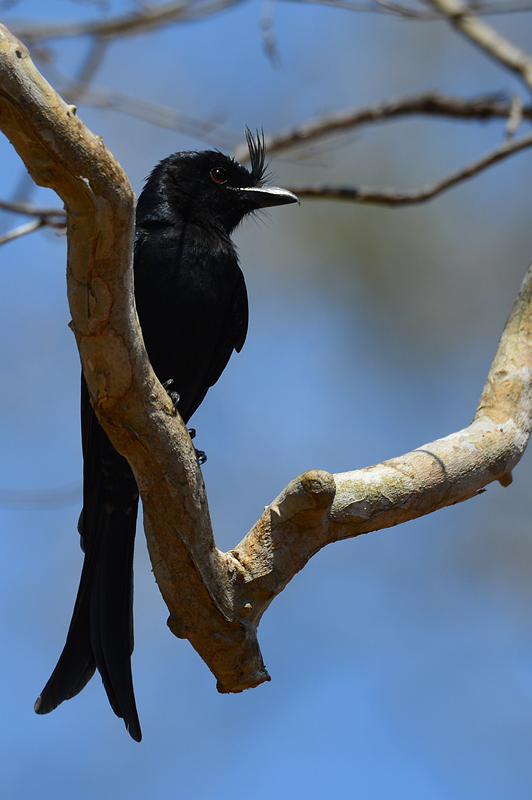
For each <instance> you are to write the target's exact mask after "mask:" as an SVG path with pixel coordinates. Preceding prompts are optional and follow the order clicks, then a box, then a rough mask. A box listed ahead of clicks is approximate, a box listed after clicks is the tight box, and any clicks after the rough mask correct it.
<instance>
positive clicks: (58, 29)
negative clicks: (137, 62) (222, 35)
mask: <svg viewBox="0 0 532 800" xmlns="http://www.w3.org/2000/svg"><path fill="white" fill-rule="evenodd" d="M239 2H241V0H209V1H208V2H207V1H205V2H195V1H194V0H178V2H175V0H174V2H171V3H153V4H148V3H145V4H143V5H142V7H140V8H137V9H136V10H135V11H133V12H131V13H129V14H120V15H118V16H116V17H109V18H108V19H99V20H95V21H93V22H70V23H69V22H58V23H54V22H52V23H48V24H44V23H23V22H21V23H18V24H14V25H13V30H14V31H15V33H16V35H17V36H19V37H20V38H21V39H25V40H27V41H30V42H35V41H42V40H43V39H62V38H69V37H72V36H98V37H105V38H106V39H114V38H118V37H125V36H136V35H138V34H143V33H151V31H153V30H157V28H162V27H164V26H165V25H169V24H171V23H174V22H182V21H185V20H192V19H200V18H201V17H206V16H210V15H211V14H216V13H217V12H218V11H223V10H224V9H225V8H228V7H229V6H232V5H235V4H236V3H239Z"/></svg>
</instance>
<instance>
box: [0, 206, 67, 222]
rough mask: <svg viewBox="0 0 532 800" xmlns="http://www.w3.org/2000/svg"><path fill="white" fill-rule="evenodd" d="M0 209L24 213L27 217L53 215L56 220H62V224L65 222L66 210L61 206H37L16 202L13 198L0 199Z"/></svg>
mask: <svg viewBox="0 0 532 800" xmlns="http://www.w3.org/2000/svg"><path fill="white" fill-rule="evenodd" d="M0 209H2V211H12V212H13V214H26V215H27V216H29V217H54V218H57V221H58V222H59V221H61V220H63V223H62V224H65V222H66V211H64V209H62V208H39V206H32V205H30V204H29V203H18V202H16V201H15V200H13V201H10V202H6V201H5V200H0Z"/></svg>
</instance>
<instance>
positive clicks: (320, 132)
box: [235, 92, 532, 162]
mask: <svg viewBox="0 0 532 800" xmlns="http://www.w3.org/2000/svg"><path fill="white" fill-rule="evenodd" d="M513 109H514V104H513V101H511V100H506V99H503V98H501V95H500V94H491V95H481V96H479V97H472V98H462V97H453V96H451V95H444V94H440V93H439V92H423V93H422V94H417V95H412V96H410V97H398V98H395V99H391V100H385V101H383V102H380V103H372V104H371V105H369V106H362V107H361V108H354V109H349V110H347V111H341V112H339V113H337V114H329V115H326V116H322V117H318V118H317V119H313V120H310V121H308V122H305V123H303V124H302V125H298V126H297V127H295V128H291V129H290V130H288V131H286V132H284V133H281V134H276V135H273V136H267V137H266V138H265V145H266V149H267V151H268V153H284V152H286V151H288V150H291V149H294V148H296V147H301V146H302V145H307V144H309V143H313V142H316V141H319V140H320V139H322V138H324V137H325V136H329V135H331V134H335V133H339V132H340V131H344V132H345V131H352V130H354V129H355V128H358V127H360V126H361V125H367V124H370V123H374V122H382V121H384V120H389V119H393V118H395V117H403V116H412V115H416V114H420V115H426V116H434V117H448V118H449V119H463V120H473V119H476V120H489V119H497V118H499V119H500V118H502V119H504V118H506V117H509V116H510V114H511V113H512V111H513ZM521 116H522V118H525V119H531V120H532V106H530V105H528V106H526V107H523V108H522V111H521ZM235 158H236V159H237V161H242V162H245V161H246V160H247V159H248V158H249V153H248V151H247V146H246V144H245V143H243V144H241V145H239V147H238V148H237V149H236V151H235Z"/></svg>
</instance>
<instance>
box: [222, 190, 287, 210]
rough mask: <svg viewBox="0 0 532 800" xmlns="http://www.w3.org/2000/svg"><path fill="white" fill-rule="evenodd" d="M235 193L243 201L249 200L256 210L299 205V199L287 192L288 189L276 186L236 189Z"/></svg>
mask: <svg viewBox="0 0 532 800" xmlns="http://www.w3.org/2000/svg"><path fill="white" fill-rule="evenodd" d="M236 191H238V193H239V195H240V197H241V198H242V199H243V200H249V201H250V202H251V203H254V204H255V205H256V206H257V208H269V207H270V206H284V205H286V204H287V203H299V198H298V197H296V195H295V194H292V192H289V191H288V189H280V188H279V187H278V186H249V187H248V188H246V189H237V190H236Z"/></svg>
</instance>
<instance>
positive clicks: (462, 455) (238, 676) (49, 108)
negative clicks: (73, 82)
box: [0, 26, 532, 692]
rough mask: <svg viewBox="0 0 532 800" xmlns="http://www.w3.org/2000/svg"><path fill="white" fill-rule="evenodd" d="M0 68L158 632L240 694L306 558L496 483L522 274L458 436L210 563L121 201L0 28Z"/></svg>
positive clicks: (340, 481) (505, 466) (320, 494)
mask: <svg viewBox="0 0 532 800" xmlns="http://www.w3.org/2000/svg"><path fill="white" fill-rule="evenodd" d="M0 53H1V58H0V126H1V128H2V130H3V131H4V133H5V134H6V135H7V136H8V138H9V139H10V140H11V141H12V143H13V145H14V146H15V148H16V149H17V152H18V153H19V155H20V156H21V158H22V159H23V160H24V162H25V164H26V166H27V168H28V170H29V171H30V173H31V175H32V176H33V178H34V179H35V180H36V181H37V182H38V183H39V184H41V185H45V186H49V187H50V188H52V189H54V190H55V191H57V192H58V194H59V195H60V196H61V198H62V199H63V201H64V203H65V206H66V208H67V214H68V223H69V225H68V236H69V248H68V268H67V278H68V299H69V304H70V310H71V314H72V323H71V327H72V330H73V331H74V333H75V336H76V341H77V344H78V347H79V351H80V358H81V361H82V364H83V370H84V374H85V377H86V380H87V384H88V387H89V391H90V394H91V401H92V403H93V406H94V409H95V411H96V413H97V415H98V419H99V420H100V422H101V424H102V426H103V427H104V429H105V431H106V432H107V434H108V436H109V437H110V439H111V441H112V443H113V445H114V446H115V447H116V448H117V450H118V451H119V452H120V453H122V454H123V455H124V456H125V457H126V458H127V459H128V461H129V463H130V465H131V467H132V469H133V471H134V473H135V478H136V480H137V483H138V486H139V490H140V494H141V497H142V502H143V509H144V525H145V531H146V536H147V540H148V547H149V550H150V556H151V559H152V564H153V569H154V573H155V575H156V579H157V582H158V584H159V587H160V589H161V592H162V594H163V596H164V599H165V602H166V604H167V606H168V608H169V610H170V618H169V621H168V624H169V626H170V628H171V630H172V631H173V633H174V634H175V635H176V636H180V637H183V638H188V639H189V641H190V642H191V644H192V645H193V646H194V648H195V649H196V650H197V652H198V653H199V654H200V655H201V657H202V658H203V659H204V661H205V662H206V663H207V665H208V666H209V668H210V669H211V670H212V671H213V673H214V674H215V675H216V677H217V678H218V688H219V690H220V691H223V692H228V691H232V692H236V691H241V690H242V689H245V688H249V687H251V686H256V685H257V684H259V683H262V682H263V681H266V680H269V676H268V673H267V672H266V669H265V667H264V664H263V661H262V656H261V653H260V649H259V645H258V640H257V626H258V624H259V621H260V619H261V616H262V614H263V613H264V611H265V609H266V608H267V607H268V605H269V604H270V602H271V601H272V599H273V598H274V597H275V596H276V595H277V594H278V593H279V592H280V591H282V589H283V588H284V587H285V586H286V584H287V583H288V582H289V581H290V580H291V578H292V577H293V576H294V575H295V574H296V573H297V572H298V571H299V570H300V569H301V568H302V567H303V566H304V565H305V564H306V563H307V561H308V560H309V559H310V558H311V557H312V556H313V555H314V554H315V553H316V552H317V551H318V550H319V549H320V548H322V547H324V546H325V545H326V544H328V543H332V542H334V541H337V540H339V539H343V538H349V537H354V536H358V535H359V534H361V533H367V532H369V531H373V530H378V529H381V528H385V527H389V526H391V525H396V524H398V523H400V522H404V521H405V520H408V519H413V518H415V517H419V516H422V515H424V514H428V513H431V512H433V511H435V510H437V509H439V508H443V507H444V506H448V505H452V504H454V503H457V502H461V501H463V500H466V499H468V498H470V497H474V496H475V495H476V494H478V493H479V492H480V491H482V489H483V487H484V486H486V485H487V484H488V483H490V482H491V481H494V480H498V481H500V482H501V483H502V484H503V485H508V484H509V483H510V481H511V470H512V468H513V467H514V466H515V465H516V464H517V462H518V461H519V459H520V458H521V455H522V454H523V452H524V449H525V447H526V444H527V442H528V438H529V435H530V428H531V424H532V387H531V383H530V376H531V375H532V346H531V345H532V271H529V272H528V273H527V276H526V278H525V281H524V283H523V285H522V287H521V290H520V292H519V295H518V297H517V300H516V302H515V304H514V307H513V309H512V312H511V314H510V317H509V319H508V322H507V324H506V327H505V330H504V332H503V336H502V338H501V341H500V343H499V347H498V350H497V354H496V356H495V360H494V362H493V365H492V368H491V371H490V374H489V376H488V380H487V383H486V386H485V388H484V392H483V394H482V397H481V400H480V403H479V407H478V409H477V413H476V415H475V419H474V421H473V422H472V423H471V425H470V426H469V427H468V428H465V429H464V430H462V431H459V432H458V433H454V434H451V435H450V436H447V437H446V438H444V439H440V440H438V441H436V442H433V443H431V444H428V445H425V446H424V447H421V448H418V449H416V450H414V451H413V452H411V453H408V454H406V455H404V456H401V457H400V458H395V459H392V460H390V461H386V462H383V463H382V464H379V465H376V466H372V467H368V468H366V469H362V470H358V471H356V472H347V473H340V474H337V475H330V474H329V473H326V472H323V471H320V470H310V471H309V472H306V473H304V474H303V475H301V476H299V477H298V478H296V479H294V480H293V481H292V482H291V483H290V484H289V485H288V486H287V487H286V489H285V490H284V491H283V492H282V493H281V495H279V497H278V498H277V499H276V500H274V502H273V503H272V504H270V505H269V506H267V507H266V509H265V511H264V513H263V514H262V516H261V518H260V519H259V521H258V522H257V523H256V525H255V526H254V527H253V528H252V530H251V531H250V532H249V533H248V534H247V536H246V537H245V538H244V539H243V540H242V541H241V542H240V544H238V545H237V546H236V548H235V549H234V550H232V551H230V552H229V553H222V552H220V551H219V550H218V548H217V547H216V545H215V542H214V537H213V534H212V527H211V522H210V517H209V511H208V506H207V498H206V495H205V487H204V484H203V479H202V475H201V470H200V468H199V465H198V461H197V458H196V455H195V452H194V449H193V446H192V443H191V441H190V438H189V435H188V433H187V430H186V428H185V426H184V424H183V422H182V420H181V419H180V417H178V416H177V415H176V413H175V411H174V408H173V406H172V403H171V401H170V399H169V397H168V395H167V393H166V392H165V391H164V389H163V388H162V386H161V385H160V383H159V382H158V381H157V379H156V377H155V375H154V373H153V371H152V369H151V366H150V364H149V361H148V358H147V355H146V352H145V349H144V346H143V343H142V337H141V334H140V330H139V327H138V320H137V317H136V313H135V307H134V296H133V287H132V274H131V272H132V271H131V264H132V246H133V227H134V197H133V193H132V191H131V187H130V186H129V183H128V181H127V178H126V176H125V175H124V173H123V171H122V170H121V168H120V166H119V164H118V163H117V162H116V161H115V160H114V159H113V157H112V155H111V154H110V153H109V152H108V150H107V149H106V148H105V147H104V145H103V143H102V141H101V139H99V138H98V137H96V136H94V135H93V134H92V133H91V132H90V131H89V130H88V129H87V128H86V127H85V126H84V125H83V123H81V121H80V120H79V119H78V118H77V117H76V115H75V110H74V109H73V107H71V106H68V105H66V104H65V103H64V102H63V100H62V99H61V98H60V97H59V96H58V95H57V94H56V93H55V92H54V91H53V89H52V88H51V87H50V86H49V84H47V83H46V81H44V79H43V78H42V77H41V75H40V74H39V73H38V72H37V70H36V69H35V67H34V66H33V64H32V62H31V59H30V58H29V54H28V52H27V50H26V48H25V47H24V46H23V45H21V44H20V42H18V41H17V40H16V39H15V38H14V37H13V36H12V35H11V34H10V33H9V32H8V31H7V30H6V29H5V28H3V26H0ZM522 141H523V140H522ZM80 176H82V177H80Z"/></svg>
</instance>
